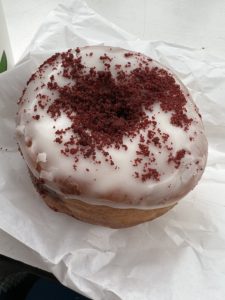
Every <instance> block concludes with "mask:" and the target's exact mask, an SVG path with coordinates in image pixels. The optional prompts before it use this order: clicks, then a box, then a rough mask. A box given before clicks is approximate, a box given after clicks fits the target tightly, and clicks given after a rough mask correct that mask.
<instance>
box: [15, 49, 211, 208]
mask: <svg viewBox="0 0 225 300" xmlns="http://www.w3.org/2000/svg"><path fill="white" fill-rule="evenodd" d="M90 52H93V55H92V56H89V55H88V54H89V53H90ZM127 52H130V51H127V50H123V49H120V48H109V47H104V46H95V47H85V48H81V53H80V54H79V55H82V57H83V59H82V63H83V64H85V65H86V67H88V68H91V67H96V70H104V65H103V63H102V61H101V60H100V59H99V57H100V56H101V55H104V54H105V53H106V54H107V55H108V56H110V57H111V58H113V60H112V62H111V67H110V71H111V72H112V74H113V75H115V71H114V70H115V68H114V67H115V65H116V64H120V65H122V66H123V68H124V65H125V64H126V63H127V62H128V61H130V62H131V67H130V68H129V70H132V69H135V68H136V67H138V64H139V59H140V57H144V56H137V55H133V56H131V57H125V56H124V54H125V53H127ZM73 53H75V52H73ZM86 54H87V55H88V56H86ZM79 55H78V56H79ZM145 58H146V57H145ZM54 66H55V69H54V70H53V67H52V66H47V67H46V69H45V71H44V73H43V74H42V76H41V78H39V77H37V78H36V79H35V80H33V81H31V82H30V83H29V85H28V88H27V89H26V91H25V93H24V95H23V97H22V101H21V103H20V108H19V113H18V126H17V133H18V141H19V145H20V148H21V151H22V153H23V155H24V158H25V160H26V162H27V164H28V166H29V168H30V170H31V172H32V173H33V175H34V176H35V177H37V178H42V179H45V180H46V186H47V187H48V188H49V189H50V190H53V191H54V192H56V193H57V194H58V195H60V197H63V198H66V199H67V198H68V199H71V198H77V199H80V200H83V201H85V202H88V203H92V204H107V205H110V206H113V207H121V208H126V207H138V208H141V209H149V208H155V207H163V206H168V205H171V204H172V203H174V202H177V201H178V200H180V198H181V197H182V196H183V195H185V194H186V193H187V192H189V191H190V190H191V189H192V188H193V187H194V186H195V185H196V184H197V182H198V181H199V179H200V177H201V175H202V173H203V170H204V167H205V164H206V160H207V140H206V138H205V135H204V129H203V125H202V121H201V118H200V117H199V115H198V113H197V109H196V106H195V105H194V103H193V101H192V100H191V98H190V96H189V95H188V92H187V90H186V89H185V87H184V86H183V85H182V83H181V82H180V81H179V80H178V79H176V78H175V77H174V78H175V80H176V82H177V83H178V84H179V85H180V87H181V89H182V91H183V93H184V95H185V96H186V98H187V100H188V101H187V104H186V109H187V116H188V117H189V118H192V119H193V122H192V123H191V125H190V127H189V129H188V130H187V131H185V130H184V129H183V128H180V127H176V126H174V125H172V124H171V122H170V118H171V113H170V112H167V113H165V112H163V111H162V109H161V108H160V106H159V104H157V102H156V104H154V106H153V111H151V112H150V111H148V112H146V113H147V115H148V116H149V117H152V116H153V115H155V117H156V121H157V128H160V129H161V131H162V132H163V133H166V134H168V135H169V138H168V140H167V142H166V143H165V145H164V143H163V144H162V145H163V146H162V149H159V148H158V147H156V146H154V145H152V144H151V145H150V147H151V153H154V155H155V158H156V161H155V162H152V166H151V167H152V168H156V169H157V170H158V172H159V173H160V181H155V180H153V179H150V180H147V181H145V182H142V181H141V180H138V179H136V178H135V177H134V175H133V174H134V172H135V171H140V172H141V168H142V167H143V163H144V160H145V158H144V159H143V162H142V164H141V165H139V166H137V167H134V166H133V165H132V161H134V159H135V158H136V157H137V155H136V151H137V150H138V144H139V139H140V135H138V136H136V137H135V138H134V139H133V140H132V141H130V139H129V138H127V137H124V140H123V141H124V144H125V145H127V147H128V150H127V151H125V149H122V148H121V149H119V150H117V149H115V148H114V147H110V148H109V149H107V151H108V152H109V153H110V155H111V156H112V159H113V161H114V162H115V165H116V166H117V167H118V169H115V168H114V167H112V166H111V165H110V164H108V163H107V162H105V160H104V156H103V154H102V153H101V152H100V151H97V153H96V156H97V159H99V160H101V162H102V163H101V164H100V165H97V164H96V163H94V162H93V161H92V160H91V159H83V158H80V159H79V161H78V163H77V169H76V171H75V170H74V168H73V161H74V158H73V157H71V156H69V157H66V156H64V155H62V154H61V153H60V150H61V149H63V146H62V145H63V144H58V143H55V142H54V139H55V137H56V136H55V131H56V130H57V129H59V130H61V129H65V128H67V127H69V126H70V125H71V121H70V119H69V118H68V117H67V116H66V114H65V113H62V114H61V116H60V117H59V118H57V119H56V120H54V119H52V118H51V117H50V116H49V114H47V112H46V110H47V109H46V108H45V109H41V108H40V107H37V111H36V112H35V113H34V106H35V104H37V101H38V100H40V99H39V98H38V94H39V93H41V94H45V95H47V96H49V102H48V105H50V104H51V103H52V102H53V101H54V100H55V99H56V98H57V97H58V93H57V92H55V91H53V92H52V91H50V90H48V89H47V88H46V86H42V84H43V83H44V84H47V82H48V81H49V79H50V77H51V75H54V77H55V80H57V82H58V84H59V85H60V86H64V85H65V84H68V83H70V79H67V78H64V77H63V76H62V75H61V74H59V72H60V71H62V67H61V57H60V56H59V57H58V58H57V60H56V62H55V65H54ZM154 66H156V67H159V68H163V69H165V68H164V67H162V66H161V65H160V64H159V63H157V62H153V61H151V62H149V67H154ZM36 74H37V75H39V71H38V72H37V73H36ZM41 86H42V87H41ZM47 107H48V106H47ZM35 114H37V115H40V119H39V120H33V119H32V116H33V115H35ZM151 126H152V125H149V128H148V129H152V128H151ZM154 131H155V130H154ZM140 133H141V134H142V135H143V136H144V137H146V135H147V130H141V132H140ZM70 135H71V132H70V130H69V131H67V133H66V134H65V135H63V143H64V142H66V141H68V139H69V137H70ZM156 136H158V137H159V139H160V141H161V142H162V137H161V136H160V135H159V134H158V133H157V132H156ZM190 137H194V139H193V140H192V141H190ZM29 141H32V145H31V146H29V147H27V145H26V144H29ZM166 145H167V146H171V145H172V146H173V150H172V154H173V156H175V155H176V152H177V151H179V150H181V149H184V150H186V151H187V152H188V153H189V154H186V155H185V156H184V158H183V159H182V160H181V165H180V166H179V168H175V167H174V164H173V163H168V153H169V152H168V150H167V149H166V148H165V146H166ZM146 159H147V158H146ZM35 162H36V163H39V164H41V171H40V172H39V171H37V170H36V169H35V168H36V164H35ZM196 162H198V163H197V164H196ZM86 169H89V172H87V171H86ZM55 179H56V181H57V180H62V181H63V180H65V179H66V180H67V181H68V182H70V183H71V184H76V185H77V186H78V187H79V189H80V190H81V195H79V196H77V195H69V194H68V195H67V194H65V192H64V193H62V192H61V191H60V188H59V185H58V182H57V183H56V182H55ZM118 195H120V196H121V197H117V196H118ZM111 198H115V199H114V200H115V201H109V200H107V199H111ZM117 199H118V201H117ZM121 199H122V200H121Z"/></svg>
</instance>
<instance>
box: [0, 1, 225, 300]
mask: <svg viewBox="0 0 225 300" xmlns="http://www.w3.org/2000/svg"><path fill="white" fill-rule="evenodd" d="M100 43H104V44H106V45H111V46H120V47H123V48H127V49H131V50H137V51H140V52H143V53H145V54H147V55H149V56H150V57H152V58H153V59H156V60H158V61H160V62H161V63H162V64H164V65H165V66H167V67H169V68H171V69H172V70H174V72H175V73H176V74H177V75H178V76H179V77H180V79H181V80H182V81H183V82H184V84H186V86H187V87H188V89H189V91H190V93H191V94H192V96H193V98H194V100H195V101H196V103H197V105H198V106H199V108H200V111H201V114H202V116H203V121H204V124H205V128H206V133H207V136H208V140H209V158H208V164H207V167H206V171H205V173H204V175H203V178H202V179H201V181H200V183H199V184H198V186H197V187H196V188H195V189H194V190H193V191H192V192H191V193H189V194H188V196H186V197H185V198H184V199H183V200H182V201H181V202H180V203H179V204H178V205H177V206H176V207H175V208H174V209H173V210H171V211H170V212H169V213H167V214H166V215H164V216H162V217H160V218H159V219H156V220H154V221H152V222H149V223H145V224H142V225H139V226H136V227H133V228H129V229H120V230H115V229H108V228H104V227H100V226H94V225H89V224H85V223H82V222H79V221H76V220H74V219H73V218H71V217H69V216H66V215H63V214H59V213H55V212H54V211H52V210H50V209H49V208H48V207H46V205H45V204H44V203H43V201H41V199H40V196H39V195H38V194H37V193H36V191H35V189H34V187H33V185H32V184H31V180H30V178H29V175H28V172H27V169H26V166H25V163H24V161H23V160H22V158H21V156H20V154H19V153H18V150H17V144H16V141H15V137H14V132H15V114H16V110H17V105H16V101H17V99H18V98H19V96H20V94H21V92H22V90H23V88H24V86H25V83H26V81H27V79H28V78H29V76H30V75H31V73H32V72H33V71H34V70H35V68H36V67H37V66H38V65H39V64H40V63H41V62H42V61H43V59H45V58H47V57H48V56H49V55H51V54H52V53H55V52H56V51H61V50H65V49H68V48H73V47H77V46H84V45H91V44H100ZM0 116H1V117H0V147H1V151H0V166H1V167H0V203H1V205H0V229H1V243H0V249H1V252H2V253H5V254H8V255H11V256H12V257H15V258H17V259H21V260H22V261H25V262H27V263H29V264H31V265H35V266H39V267H41V268H43V269H46V270H48V271H50V272H52V273H53V274H54V275H55V276H56V277H57V278H58V279H59V280H60V281H61V282H62V283H63V284H64V285H66V286H68V287H70V288H72V289H73V290H76V291H78V292H80V293H81V294H84V295H87V296H89V297H90V298H91V299H98V300H100V299H101V300H118V299H122V300H149V299H152V300H155V299H157V300H171V299H173V300H180V299H182V300H190V299H198V300H211V299H213V300H219V299H221V300H222V299H225V61H223V60H221V59H217V58H215V57H211V56H209V55H207V53H205V52H204V50H194V49H190V48H185V47H181V46H178V45H173V44H168V43H165V42H161V41H152V42H150V41H141V40H139V39H138V38H136V37H134V36H132V35H130V34H129V33H126V32H124V31H123V30H121V29H120V28H118V27H116V26H115V25H114V24H111V23H109V22H108V21H106V20H105V19H104V18H103V17H101V16H99V15H98V14H96V13H95V12H94V11H93V10H91V9H90V8H88V6H87V5H86V4H85V3H84V2H83V1H81V0H77V1H74V2H69V3H68V2H67V4H66V5H60V6H59V7H57V8H56V9H55V10H54V11H53V12H51V13H50V15H49V16H48V17H47V18H46V22H45V23H44V24H43V25H42V26H41V27H40V29H39V31H38V32H37V33H36V35H35V37H34V38H33V40H32V41H31V43H30V45H29V46H28V48H27V50H26V53H25V54H24V56H23V58H22V59H21V60H20V62H19V63H18V64H17V65H16V67H15V68H14V69H12V70H11V71H9V72H7V73H5V74H2V75H1V76H0ZM6 236H10V237H12V239H16V240H17V241H18V251H17V250H16V249H13V246H12V245H14V244H12V243H11V241H9V240H7V238H6ZM7 241H8V242H7ZM21 247H22V248H21ZM23 247H25V248H24V249H25V250H24V251H25V252H23V251H22V250H21V249H23ZM28 253H32V255H29V254H28Z"/></svg>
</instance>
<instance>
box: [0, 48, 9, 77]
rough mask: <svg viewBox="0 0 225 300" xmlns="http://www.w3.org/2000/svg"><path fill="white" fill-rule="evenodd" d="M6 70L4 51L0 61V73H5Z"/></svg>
mask: <svg viewBox="0 0 225 300" xmlns="http://www.w3.org/2000/svg"><path fill="white" fill-rule="evenodd" d="M6 70H7V57H6V54H5V51H3V53H2V57H1V60H0V73H2V72H5V71H6Z"/></svg>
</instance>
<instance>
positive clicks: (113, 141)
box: [16, 46, 208, 228]
mask: <svg viewBox="0 0 225 300" xmlns="http://www.w3.org/2000/svg"><path fill="white" fill-rule="evenodd" d="M18 104H19V110H18V114H17V129H16V131H17V139H18V144H19V149H20V151H21V153H22V155H23V157H24V159H25V161H26V163H27V166H28V168H29V171H30V174H31V177H32V179H33V182H34V184H35V186H36V188H37V189H38V191H39V192H40V194H41V195H42V196H43V199H44V201H45V202H46V203H47V204H48V206H50V207H51V208H53V209H54V210H56V211H59V212H64V213H67V214H69V215H71V216H73V217H75V218H77V219H79V220H82V221H85V222H89V223H93V224H100V225H104V226H109V227H113V228H120V227H128V226H132V225H136V224H139V223H142V222H145V221H148V220H152V219H154V218H156V217H158V216H160V215H162V214H164V213H165V212H167V211H168V210H169V209H170V208H172V207H173V206H174V205H175V204H176V203H177V202H178V201H179V200H180V199H181V198H182V197H184V196H185V195H186V194H187V193H188V192H189V191H191V190H192V189H193V188H194V187H195V185H196V184H197V183H198V181H199V179H200V178H201V176H202V174H203V171H204V168H205V165H206V160H207V148H208V146H207V139H206V137H205V133H204V128H203V124H202V120H201V115H200V114H199V111H198V108H197V107H196V105H195V104H194V102H193V100H192V98H191V95H190V94H189V92H188V90H187V89H186V88H185V87H184V85H183V84H182V83H181V81H180V80H179V79H178V78H177V77H176V76H175V75H174V74H172V72H171V71H169V70H168V69H166V68H165V67H163V66H162V65H161V64H159V63H158V62H156V61H153V60H152V59H150V58H149V57H147V56H145V55H143V54H140V53H137V52H132V51H128V50H125V49H121V48H116V47H106V46H88V47H84V48H76V49H73V50H71V49H70V50H68V51H67V52H63V53H56V54H54V55H53V56H52V57H50V58H49V59H47V60H46V61H45V62H44V63H43V64H42V65H41V66H40V67H39V68H38V70H37V71H36V72H35V73H34V74H33V75H32V76H31V77H30V79H29V80H28V82H27V86H26V88H25V89H24V91H23V93H22V96H21V97H20V99H19V101H18Z"/></svg>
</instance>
